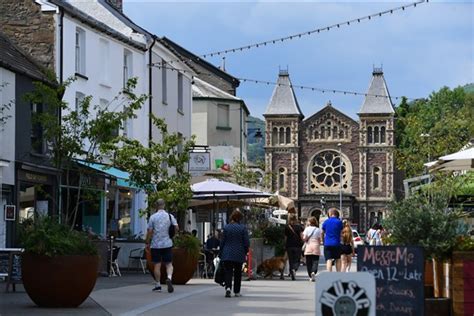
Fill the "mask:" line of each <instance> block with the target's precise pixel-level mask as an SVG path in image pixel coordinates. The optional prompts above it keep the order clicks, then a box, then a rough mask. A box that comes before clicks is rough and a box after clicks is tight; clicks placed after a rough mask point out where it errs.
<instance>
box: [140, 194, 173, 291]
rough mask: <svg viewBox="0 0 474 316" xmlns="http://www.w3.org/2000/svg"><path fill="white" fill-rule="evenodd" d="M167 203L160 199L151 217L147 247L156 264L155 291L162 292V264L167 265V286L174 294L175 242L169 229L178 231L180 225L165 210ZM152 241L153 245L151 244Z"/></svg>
mask: <svg viewBox="0 0 474 316" xmlns="http://www.w3.org/2000/svg"><path fill="white" fill-rule="evenodd" d="M164 207H165V201H164V200H163V199H159V200H158V201H156V203H155V208H156V210H157V211H156V212H155V214H153V215H152V216H150V220H149V222H148V231H147V236H146V246H147V247H148V246H150V252H151V260H152V262H153V264H154V270H153V272H154V275H155V280H156V284H155V287H154V288H153V291H157V292H161V285H160V271H161V263H162V262H163V263H164V264H165V265H166V274H167V278H166V285H167V287H168V292H169V293H171V292H173V290H174V289H173V283H172V281H171V277H172V275H173V264H172V262H173V253H172V248H173V240H172V239H171V238H170V236H169V228H170V226H171V225H174V226H175V231H178V223H177V222H176V219H175V218H174V216H173V215H171V214H168V213H167V212H166V211H165V210H164ZM150 240H151V244H150Z"/></svg>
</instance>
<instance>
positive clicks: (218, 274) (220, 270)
mask: <svg viewBox="0 0 474 316" xmlns="http://www.w3.org/2000/svg"><path fill="white" fill-rule="evenodd" d="M214 282H216V283H217V284H219V285H220V286H224V285H225V271H224V262H222V260H219V263H218V264H217V268H216V271H215V272H214Z"/></svg>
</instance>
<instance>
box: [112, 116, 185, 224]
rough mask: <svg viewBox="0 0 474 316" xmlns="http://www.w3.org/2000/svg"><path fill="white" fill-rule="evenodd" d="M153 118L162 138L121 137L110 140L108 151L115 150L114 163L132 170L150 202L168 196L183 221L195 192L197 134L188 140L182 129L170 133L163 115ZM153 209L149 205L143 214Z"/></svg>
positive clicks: (136, 183)
mask: <svg viewBox="0 0 474 316" xmlns="http://www.w3.org/2000/svg"><path fill="white" fill-rule="evenodd" d="M151 119H152V122H153V125H154V126H155V127H156V128H157V129H158V131H159V132H160V134H161V135H160V136H161V137H160V138H159V141H154V140H150V141H149V144H148V145H143V144H142V143H140V142H139V141H138V140H133V139H128V138H125V137H119V138H117V139H116V141H115V142H109V143H108V144H107V148H106V152H109V153H111V154H112V153H113V155H114V158H113V164H114V165H115V166H117V167H118V168H121V169H123V170H126V171H127V172H129V173H130V179H131V181H132V182H133V183H134V184H135V185H137V186H138V187H139V188H141V189H143V190H144V191H145V192H146V193H147V195H148V205H149V206H150V205H153V203H154V202H155V201H157V200H158V199H159V198H162V199H164V200H165V202H166V206H167V208H168V209H169V210H170V211H172V212H174V213H176V214H177V215H178V221H179V222H180V225H181V224H182V222H183V220H184V211H185V210H186V209H187V207H188V202H189V200H190V199H191V198H192V195H193V194H192V191H191V185H190V179H191V175H190V174H189V172H188V171H187V163H188V161H189V151H190V150H191V148H192V147H193V146H194V136H193V137H191V139H189V140H186V139H184V138H183V137H181V136H180V135H179V134H178V133H169V132H168V127H167V125H166V123H165V121H164V120H163V119H160V118H157V117H156V116H154V115H152V116H151ZM150 211H151V210H150V207H149V208H148V209H147V210H142V214H144V213H146V212H148V213H149V212H150Z"/></svg>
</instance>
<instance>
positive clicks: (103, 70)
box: [99, 38, 110, 85]
mask: <svg viewBox="0 0 474 316" xmlns="http://www.w3.org/2000/svg"><path fill="white" fill-rule="evenodd" d="M99 49H100V52H99V53H100V80H101V83H102V84H105V85H109V82H110V78H109V72H110V67H109V60H110V56H109V42H108V41H106V40H105V39H102V38H101V39H100V40H99Z"/></svg>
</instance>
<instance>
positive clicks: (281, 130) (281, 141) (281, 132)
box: [279, 127, 285, 144]
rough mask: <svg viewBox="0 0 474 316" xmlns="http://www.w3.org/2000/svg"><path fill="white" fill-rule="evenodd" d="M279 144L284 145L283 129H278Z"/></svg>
mask: <svg viewBox="0 0 474 316" xmlns="http://www.w3.org/2000/svg"><path fill="white" fill-rule="evenodd" d="M279 136H280V137H279V143H280V144H284V143H285V129H284V128H283V127H280V135H279Z"/></svg>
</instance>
